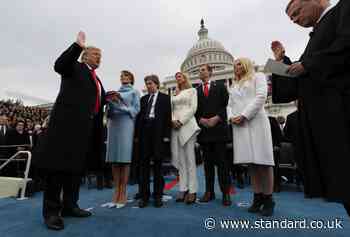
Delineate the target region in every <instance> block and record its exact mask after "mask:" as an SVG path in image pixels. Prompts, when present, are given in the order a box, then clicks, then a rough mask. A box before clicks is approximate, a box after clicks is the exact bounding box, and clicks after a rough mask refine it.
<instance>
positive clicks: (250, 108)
mask: <svg viewBox="0 0 350 237" xmlns="http://www.w3.org/2000/svg"><path fill="white" fill-rule="evenodd" d="M229 95H230V97H229V102H228V106H227V117H228V119H230V118H232V117H236V116H239V115H243V116H244V117H246V118H247V121H245V122H244V123H243V125H240V126H238V125H232V129H233V150H234V152H233V154H234V155H233V160H234V163H235V164H258V165H270V166H273V165H274V161H273V147H272V136H271V128H270V123H269V119H268V117H267V114H266V112H265V109H264V104H265V101H266V98H267V82H266V77H265V75H263V74H255V76H254V78H253V79H252V80H249V81H245V82H244V83H243V84H242V85H241V86H239V85H238V84H235V83H234V84H233V86H232V87H231V88H230V89H229Z"/></svg>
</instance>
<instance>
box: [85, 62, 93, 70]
mask: <svg viewBox="0 0 350 237" xmlns="http://www.w3.org/2000/svg"><path fill="white" fill-rule="evenodd" d="M85 65H86V66H87V67H88V68H89V69H90V71H92V70H94V69H93V68H92V67H91V66H90V65H89V64H87V63H85Z"/></svg>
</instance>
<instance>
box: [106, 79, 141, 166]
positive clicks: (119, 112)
mask: <svg viewBox="0 0 350 237" xmlns="http://www.w3.org/2000/svg"><path fill="white" fill-rule="evenodd" d="M118 92H119V93H120V95H121V98H122V102H109V103H108V107H107V118H108V121H107V127H108V135H107V153H106V162H108V163H125V164H128V163H130V162H131V157H132V148H133V139H134V128H135V119H136V115H137V114H138V113H139V111H140V93H139V92H138V91H137V90H135V89H134V88H133V87H132V86H131V85H123V86H121V87H120V89H119V90H118Z"/></svg>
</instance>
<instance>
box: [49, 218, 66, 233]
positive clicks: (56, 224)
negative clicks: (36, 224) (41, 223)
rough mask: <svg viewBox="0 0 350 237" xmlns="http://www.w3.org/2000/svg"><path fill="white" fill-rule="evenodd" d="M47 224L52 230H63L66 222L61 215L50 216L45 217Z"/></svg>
mask: <svg viewBox="0 0 350 237" xmlns="http://www.w3.org/2000/svg"><path fill="white" fill-rule="evenodd" d="M45 225H46V227H47V228H48V229H51V230H63V229H64V222H63V219H62V218H61V217H59V216H49V217H47V218H45Z"/></svg>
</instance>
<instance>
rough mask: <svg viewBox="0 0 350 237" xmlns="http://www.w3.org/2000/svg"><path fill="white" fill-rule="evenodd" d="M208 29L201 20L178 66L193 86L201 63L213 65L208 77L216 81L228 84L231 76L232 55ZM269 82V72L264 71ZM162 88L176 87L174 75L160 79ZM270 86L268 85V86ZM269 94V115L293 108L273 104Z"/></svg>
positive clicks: (195, 83) (286, 111)
mask: <svg viewBox="0 0 350 237" xmlns="http://www.w3.org/2000/svg"><path fill="white" fill-rule="evenodd" d="M208 33H209V31H208V29H207V28H206V27H205V25H204V20H203V19H202V20H201V26H200V29H199V31H198V37H199V39H198V41H197V42H196V43H195V44H194V45H193V47H192V48H191V49H190V50H189V51H188V53H187V55H186V58H185V60H184V61H183V63H182V64H181V66H180V70H181V72H184V73H187V74H188V75H189V77H190V80H191V82H192V84H193V86H194V87H196V86H197V85H199V84H200V83H201V81H200V79H199V67H200V66H201V65H203V64H209V65H210V66H212V67H213V75H212V77H211V78H210V80H212V81H216V82H218V83H225V84H226V85H227V86H229V85H230V84H231V82H232V78H233V62H234V57H233V56H232V55H231V54H230V53H229V52H228V51H227V50H226V49H225V47H224V46H223V45H222V44H221V43H220V42H219V41H217V40H214V39H211V38H209V36H208ZM255 70H256V71H258V72H262V73H265V72H264V67H263V66H261V65H260V66H259V65H255ZM265 75H266V78H267V80H268V84H270V80H269V78H270V77H271V75H270V74H268V73H265ZM161 87H162V90H163V91H164V92H167V93H168V94H171V93H172V91H173V90H174V89H175V88H176V80H175V76H174V75H172V76H168V77H165V78H164V79H163V80H162V86H161ZM269 87H270V86H269ZM270 88H271V87H270ZM269 94H270V96H269V97H268V100H267V101H266V104H265V109H266V110H267V112H268V114H269V115H271V116H286V115H287V114H289V113H291V112H292V111H294V110H295V106H294V104H293V103H288V104H273V103H272V99H271V91H269Z"/></svg>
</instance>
